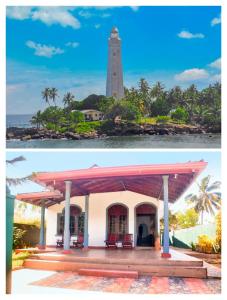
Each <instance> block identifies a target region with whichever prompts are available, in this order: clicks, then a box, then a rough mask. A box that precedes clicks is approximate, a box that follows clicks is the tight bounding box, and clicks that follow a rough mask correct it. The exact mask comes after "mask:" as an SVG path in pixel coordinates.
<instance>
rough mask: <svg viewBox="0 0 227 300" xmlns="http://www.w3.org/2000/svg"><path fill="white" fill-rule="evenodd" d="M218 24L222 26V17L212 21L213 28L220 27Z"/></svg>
mask: <svg viewBox="0 0 227 300" xmlns="http://www.w3.org/2000/svg"><path fill="white" fill-rule="evenodd" d="M218 24H221V16H219V17H216V18H213V19H212V20H211V26H215V25H218Z"/></svg>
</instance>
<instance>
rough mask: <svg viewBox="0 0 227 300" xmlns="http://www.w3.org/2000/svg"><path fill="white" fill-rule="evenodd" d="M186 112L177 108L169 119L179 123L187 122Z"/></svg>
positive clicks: (181, 108)
mask: <svg viewBox="0 0 227 300" xmlns="http://www.w3.org/2000/svg"><path fill="white" fill-rule="evenodd" d="M188 117H189V115H188V112H187V111H186V110H185V109H184V108H183V107H177V109H176V110H175V111H173V112H172V113H171V118H172V119H175V120H179V121H184V122H187V121H188Z"/></svg>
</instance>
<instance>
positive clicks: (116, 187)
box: [17, 161, 207, 206]
mask: <svg viewBox="0 0 227 300" xmlns="http://www.w3.org/2000/svg"><path fill="white" fill-rule="evenodd" d="M206 165H207V163H206V162H204V161H197V162H187V163H175V164H155V165H134V166H121V167H94V168H88V169H81V170H71V171H61V172H42V173H36V175H35V176H34V177H33V180H34V181H35V182H36V183H38V184H41V185H43V186H45V187H47V188H48V189H50V190H51V191H58V193H59V192H60V193H62V195H63V197H62V198H61V197H59V198H58V199H57V198H56V201H55V196H54V195H52V196H53V197H52V198H50V197H49V198H48V199H51V200H49V204H48V205H47V206H50V205H53V204H55V203H56V202H59V201H62V200H64V192H65V181H66V180H70V181H72V190H71V196H72V197H73V196H83V195H88V194H94V193H108V192H118V191H126V190H127V191H132V192H135V193H140V194H143V195H146V196H150V197H154V198H159V199H162V198H163V195H162V193H163V188H162V187H163V184H162V176H163V175H169V201H170V202H175V201H176V200H177V199H178V198H179V197H180V196H181V195H182V193H183V192H184V191H185V190H186V189H187V188H188V187H189V185H190V184H191V183H192V182H193V181H194V180H195V178H196V177H197V176H198V175H199V174H200V173H201V172H202V171H203V170H204V168H205V167H206ZM34 194H35V196H34ZM22 195H27V196H26V197H23V196H20V195H18V196H17V199H19V198H20V200H22V201H25V200H27V201H28V199H30V200H31V202H33V201H36V203H37V204H36V205H39V204H38V202H37V197H38V195H39V193H31V194H22ZM29 195H30V196H29ZM58 195H59V194H58ZM36 196H37V197H36ZM18 197H19V198H18ZM40 197H41V198H42V199H45V197H46V195H45V194H42V193H41V194H40ZM31 202H30V203H31ZM34 204H35V203H34Z"/></svg>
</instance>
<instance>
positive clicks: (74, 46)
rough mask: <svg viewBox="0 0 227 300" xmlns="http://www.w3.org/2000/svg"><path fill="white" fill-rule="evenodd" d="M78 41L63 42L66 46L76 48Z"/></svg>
mask: <svg viewBox="0 0 227 300" xmlns="http://www.w3.org/2000/svg"><path fill="white" fill-rule="evenodd" d="M79 45H80V43H78V42H68V43H66V44H65V46H66V47H72V48H77V47H79Z"/></svg>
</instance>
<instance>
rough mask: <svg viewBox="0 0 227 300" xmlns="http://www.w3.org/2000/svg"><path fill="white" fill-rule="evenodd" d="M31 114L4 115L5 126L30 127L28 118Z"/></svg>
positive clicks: (29, 118)
mask: <svg viewBox="0 0 227 300" xmlns="http://www.w3.org/2000/svg"><path fill="white" fill-rule="evenodd" d="M32 116H33V115H32V114H27V115H6V127H7V128H8V127H20V128H28V127H32V125H31V123H30V120H31V118H32Z"/></svg>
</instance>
